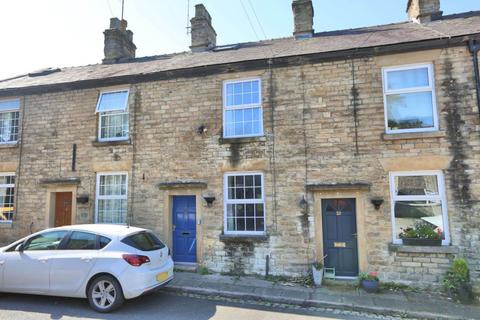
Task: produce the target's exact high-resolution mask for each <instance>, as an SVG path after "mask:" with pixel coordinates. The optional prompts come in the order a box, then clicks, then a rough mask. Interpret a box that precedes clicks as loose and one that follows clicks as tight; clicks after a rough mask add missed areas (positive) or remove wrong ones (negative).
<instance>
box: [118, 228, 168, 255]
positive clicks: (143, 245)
mask: <svg viewBox="0 0 480 320" xmlns="http://www.w3.org/2000/svg"><path fill="white" fill-rule="evenodd" d="M122 242H123V243H125V244H126V245H129V246H131V247H134V248H135V249H138V250H142V251H153V250H159V249H163V248H165V245H164V244H163V243H162V241H160V239H158V238H157V237H156V236H155V235H154V234H153V233H151V232H146V231H145V232H139V233H135V234H132V235H130V236H128V237H126V238H124V239H123V240H122Z"/></svg>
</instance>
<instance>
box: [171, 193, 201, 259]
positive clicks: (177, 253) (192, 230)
mask: <svg viewBox="0 0 480 320" xmlns="http://www.w3.org/2000/svg"><path fill="white" fill-rule="evenodd" d="M172 214H173V217H172V222H173V226H172V229H173V248H172V249H173V250H172V251H173V261H175V262H190V263H194V262H197V228H196V225H197V223H196V221H197V219H196V207H195V196H175V197H173V207H172Z"/></svg>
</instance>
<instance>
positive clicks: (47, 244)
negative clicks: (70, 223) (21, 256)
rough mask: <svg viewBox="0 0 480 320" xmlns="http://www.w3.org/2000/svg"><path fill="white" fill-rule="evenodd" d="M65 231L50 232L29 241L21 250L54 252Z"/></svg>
mask: <svg viewBox="0 0 480 320" xmlns="http://www.w3.org/2000/svg"><path fill="white" fill-rule="evenodd" d="M66 234H67V231H52V232H46V233H42V234H39V235H37V236H35V237H33V238H31V239H29V240H28V241H27V243H26V245H25V247H24V248H23V250H25V251H37V250H56V249H57V248H58V246H59V245H60V242H62V239H63V237H65V235H66Z"/></svg>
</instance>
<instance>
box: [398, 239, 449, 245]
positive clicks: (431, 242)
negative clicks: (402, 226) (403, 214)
mask: <svg viewBox="0 0 480 320" xmlns="http://www.w3.org/2000/svg"><path fill="white" fill-rule="evenodd" d="M402 243H403V244H404V245H407V246H427V247H439V246H441V245H442V239H421V238H403V239H402Z"/></svg>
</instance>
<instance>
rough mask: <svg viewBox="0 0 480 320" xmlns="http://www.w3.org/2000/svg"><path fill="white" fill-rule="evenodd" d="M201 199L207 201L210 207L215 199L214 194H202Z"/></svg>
mask: <svg viewBox="0 0 480 320" xmlns="http://www.w3.org/2000/svg"><path fill="white" fill-rule="evenodd" d="M203 200H205V202H206V203H207V207H209V208H210V207H211V206H212V205H213V201H215V197H214V196H203Z"/></svg>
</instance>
